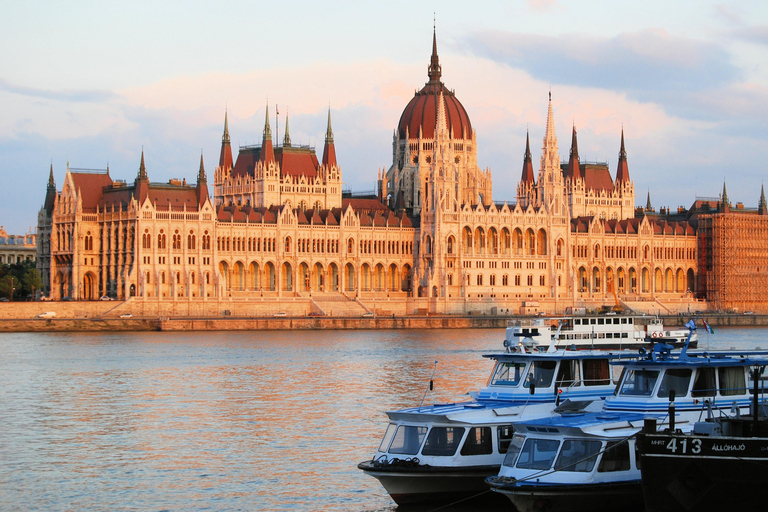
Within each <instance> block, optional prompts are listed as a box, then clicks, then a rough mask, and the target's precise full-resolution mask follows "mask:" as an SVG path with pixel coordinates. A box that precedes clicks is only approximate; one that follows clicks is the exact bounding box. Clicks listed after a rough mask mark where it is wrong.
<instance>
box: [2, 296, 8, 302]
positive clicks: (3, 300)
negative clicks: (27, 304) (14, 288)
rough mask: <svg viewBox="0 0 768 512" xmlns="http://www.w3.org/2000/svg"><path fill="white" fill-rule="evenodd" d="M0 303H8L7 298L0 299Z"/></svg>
mask: <svg viewBox="0 0 768 512" xmlns="http://www.w3.org/2000/svg"><path fill="white" fill-rule="evenodd" d="M0 302H8V297H0Z"/></svg>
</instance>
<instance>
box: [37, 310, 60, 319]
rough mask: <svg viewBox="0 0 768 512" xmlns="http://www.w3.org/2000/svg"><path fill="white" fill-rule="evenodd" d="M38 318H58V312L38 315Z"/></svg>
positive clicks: (46, 312)
mask: <svg viewBox="0 0 768 512" xmlns="http://www.w3.org/2000/svg"><path fill="white" fill-rule="evenodd" d="M37 318H56V312H55V311H45V312H43V313H40V314H39V315H37Z"/></svg>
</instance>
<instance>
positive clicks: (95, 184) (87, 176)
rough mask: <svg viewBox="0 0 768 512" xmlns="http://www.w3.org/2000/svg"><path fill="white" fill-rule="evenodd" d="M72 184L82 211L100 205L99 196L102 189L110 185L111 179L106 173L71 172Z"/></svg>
mask: <svg viewBox="0 0 768 512" xmlns="http://www.w3.org/2000/svg"><path fill="white" fill-rule="evenodd" d="M70 175H71V176H72V183H74V185H75V190H77V191H78V194H79V195H80V199H81V200H82V202H83V203H82V206H83V209H89V210H91V209H93V210H95V209H96V207H97V206H98V205H99V204H101V196H102V192H103V189H104V187H109V186H111V185H112V178H110V177H109V174H107V173H80V172H71V173H70Z"/></svg>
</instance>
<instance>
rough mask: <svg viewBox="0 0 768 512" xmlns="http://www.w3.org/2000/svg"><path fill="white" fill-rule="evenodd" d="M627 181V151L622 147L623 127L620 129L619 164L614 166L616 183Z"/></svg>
mask: <svg viewBox="0 0 768 512" xmlns="http://www.w3.org/2000/svg"><path fill="white" fill-rule="evenodd" d="M628 182H629V166H628V165H627V151H626V150H625V149H624V128H622V129H621V149H620V150H619V164H618V165H617V166H616V183H617V184H618V183H628Z"/></svg>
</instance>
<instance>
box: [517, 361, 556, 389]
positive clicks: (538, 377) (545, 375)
mask: <svg viewBox="0 0 768 512" xmlns="http://www.w3.org/2000/svg"><path fill="white" fill-rule="evenodd" d="M556 366H557V362H555V361H533V362H532V363H531V369H530V370H528V378H527V379H525V383H524V386H525V387H526V388H527V387H530V386H531V381H533V382H535V383H536V387H537V388H548V387H549V386H551V385H552V378H553V377H554V376H555V367H556Z"/></svg>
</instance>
